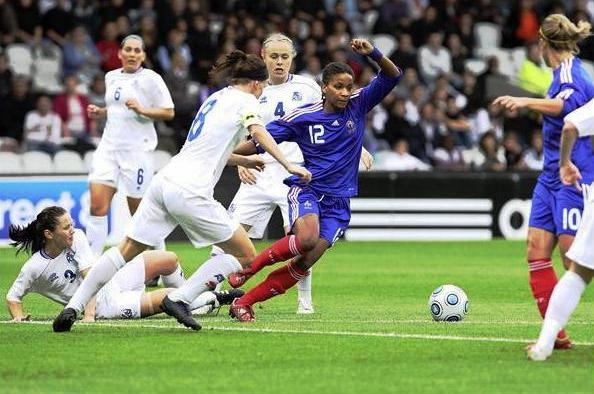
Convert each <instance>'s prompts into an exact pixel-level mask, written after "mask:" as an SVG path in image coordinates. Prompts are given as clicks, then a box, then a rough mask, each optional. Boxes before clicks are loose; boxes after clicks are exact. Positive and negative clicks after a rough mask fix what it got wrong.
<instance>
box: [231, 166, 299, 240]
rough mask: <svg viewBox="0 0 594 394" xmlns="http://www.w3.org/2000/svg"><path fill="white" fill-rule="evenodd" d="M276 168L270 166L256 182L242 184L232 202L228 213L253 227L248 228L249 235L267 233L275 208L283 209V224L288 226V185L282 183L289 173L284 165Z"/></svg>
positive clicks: (259, 175)
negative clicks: (253, 183)
mask: <svg viewBox="0 0 594 394" xmlns="http://www.w3.org/2000/svg"><path fill="white" fill-rule="evenodd" d="M276 167H277V166H274V165H267V167H266V168H265V169H264V171H263V172H261V173H256V177H257V181H256V184H255V185H248V184H246V183H242V184H241V185H240V186H239V190H238V191H237V194H235V197H234V198H233V201H232V202H231V204H230V205H229V210H228V212H229V216H231V218H232V219H233V220H234V221H236V222H239V223H241V224H245V225H248V226H251V228H250V230H249V231H248V236H249V237H250V238H262V237H263V236H264V231H265V230H266V226H267V225H268V222H269V221H270V217H271V216H272V213H273V212H274V210H275V209H276V207H279V208H280V211H281V215H282V217H283V226H284V227H287V226H288V225H289V204H288V202H287V194H288V193H289V187H288V186H287V185H285V184H284V183H283V180H284V179H285V178H286V177H287V176H289V173H287V171H286V170H285V169H284V168H283V167H280V170H279V169H278V168H276ZM281 170H282V171H281Z"/></svg>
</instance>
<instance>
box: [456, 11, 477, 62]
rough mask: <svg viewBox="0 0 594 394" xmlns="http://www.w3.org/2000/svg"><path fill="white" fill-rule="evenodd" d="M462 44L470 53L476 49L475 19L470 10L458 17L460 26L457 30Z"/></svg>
mask: <svg viewBox="0 0 594 394" xmlns="http://www.w3.org/2000/svg"><path fill="white" fill-rule="evenodd" d="M455 32H456V34H457V35H458V37H460V41H461V42H462V46H463V47H464V48H466V51H467V52H468V54H472V53H473V51H474V45H475V39H474V19H473V16H472V14H471V13H470V12H465V13H463V14H462V15H460V17H459V19H458V26H457V27H456V30H455Z"/></svg>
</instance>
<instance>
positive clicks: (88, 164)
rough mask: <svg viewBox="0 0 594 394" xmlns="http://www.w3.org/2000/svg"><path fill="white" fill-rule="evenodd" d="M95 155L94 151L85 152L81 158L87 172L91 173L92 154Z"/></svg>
mask: <svg viewBox="0 0 594 394" xmlns="http://www.w3.org/2000/svg"><path fill="white" fill-rule="evenodd" d="M94 153H95V151H94V150H90V151H87V152H85V156H84V157H83V162H84V165H85V169H86V171H87V172H91V165H92V164H93V154H94Z"/></svg>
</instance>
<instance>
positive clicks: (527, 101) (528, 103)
mask: <svg viewBox="0 0 594 394" xmlns="http://www.w3.org/2000/svg"><path fill="white" fill-rule="evenodd" d="M493 105H495V106H499V107H502V108H505V109H509V110H518V109H522V108H527V109H530V110H532V111H536V112H539V113H541V114H543V115H550V116H557V115H559V114H560V113H561V111H563V100H561V99H559V98H555V99H540V98H532V97H513V96H500V97H497V98H496V99H495V100H494V101H493Z"/></svg>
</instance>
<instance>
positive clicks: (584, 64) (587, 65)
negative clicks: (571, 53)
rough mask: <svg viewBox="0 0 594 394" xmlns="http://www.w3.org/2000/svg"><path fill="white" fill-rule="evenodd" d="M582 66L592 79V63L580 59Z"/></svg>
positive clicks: (593, 68)
mask: <svg viewBox="0 0 594 394" xmlns="http://www.w3.org/2000/svg"><path fill="white" fill-rule="evenodd" d="M582 67H584V70H586V73H588V76H589V77H590V79H591V80H593V81H594V63H592V62H590V61H588V60H582Z"/></svg>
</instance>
